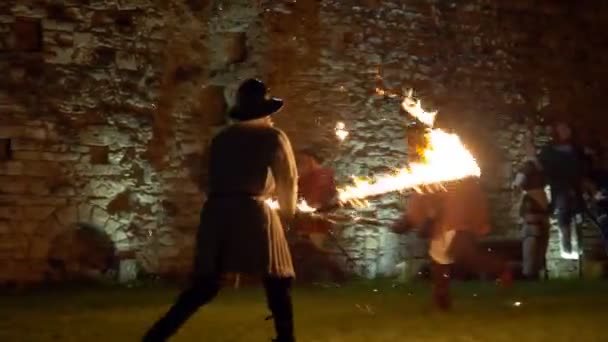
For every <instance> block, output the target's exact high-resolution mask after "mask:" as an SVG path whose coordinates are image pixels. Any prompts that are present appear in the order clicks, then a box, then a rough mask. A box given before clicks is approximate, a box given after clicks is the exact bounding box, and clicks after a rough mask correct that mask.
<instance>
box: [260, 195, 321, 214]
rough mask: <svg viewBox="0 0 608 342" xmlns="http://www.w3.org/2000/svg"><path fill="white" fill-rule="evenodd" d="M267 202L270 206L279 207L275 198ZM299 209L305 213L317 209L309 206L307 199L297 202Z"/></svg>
mask: <svg viewBox="0 0 608 342" xmlns="http://www.w3.org/2000/svg"><path fill="white" fill-rule="evenodd" d="M266 204H268V206H269V207H270V208H272V209H279V202H278V201H277V200H275V199H271V198H269V199H267V200H266ZM297 210H298V211H300V212H304V213H311V212H314V211H315V210H316V209H315V208H313V207H311V206H309V205H308V203H306V201H305V200H300V201H299V202H298V204H297Z"/></svg>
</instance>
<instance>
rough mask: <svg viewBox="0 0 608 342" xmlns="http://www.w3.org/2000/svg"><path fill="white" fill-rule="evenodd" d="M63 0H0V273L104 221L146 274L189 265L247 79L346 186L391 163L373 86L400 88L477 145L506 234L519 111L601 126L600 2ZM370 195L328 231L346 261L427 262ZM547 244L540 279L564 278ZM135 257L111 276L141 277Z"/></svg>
mask: <svg viewBox="0 0 608 342" xmlns="http://www.w3.org/2000/svg"><path fill="white" fill-rule="evenodd" d="M63 3H64V4H63V5H58V3H56V2H44V1H31V2H30V1H16V0H8V1H2V3H0V33H1V34H0V72H2V74H3V82H1V83H0V139H4V140H3V142H2V144H1V146H9V147H10V153H8V154H2V155H1V156H2V158H0V282H4V281H13V280H17V281H27V280H39V279H42V278H43V276H44V274H45V269H46V267H47V265H45V255H44V254H45V253H44V251H45V250H46V248H47V245H49V244H52V241H51V240H50V239H51V235H53V234H54V233H53V234H51V233H52V232H55V231H57V232H59V231H61V232H65V231H66V230H69V229H73V227H74V224H88V225H95V226H97V227H102V228H103V230H104V231H105V232H106V234H107V235H108V236H109V237H110V238H111V240H112V241H114V242H115V243H116V246H117V248H119V249H121V248H122V249H127V250H132V251H133V253H134V258H136V259H137V260H138V266H137V267H138V268H139V269H140V271H145V272H149V273H155V274H183V273H186V272H188V266H189V264H190V261H191V252H192V245H193V237H194V231H195V229H196V225H197V223H198V222H197V221H198V211H199V209H200V206H201V204H202V201H203V200H204V197H203V195H202V194H201V192H200V190H199V184H198V181H199V177H200V173H201V172H202V170H201V168H200V157H201V154H202V151H203V150H204V146H205V144H206V143H208V141H209V139H210V138H211V136H212V134H213V132H214V131H215V129H217V128H218V126H221V125H222V124H223V122H224V119H223V118H222V116H221V113H222V111H223V110H225V108H226V106H227V105H230V104H231V101H232V94H233V92H234V90H235V87H236V86H237V84H238V83H239V81H240V80H242V79H244V78H246V77H251V76H260V77H263V78H265V79H267V80H268V82H269V85H270V88H271V91H272V92H273V93H274V94H277V95H280V96H283V97H284V98H285V99H286V100H287V106H286V109H285V111H284V112H282V113H280V114H279V115H277V117H276V121H277V124H278V125H279V126H281V127H282V128H284V129H285V130H286V131H287V132H288V134H290V136H291V137H292V139H293V142H294V145H295V146H296V147H301V146H305V145H307V144H311V143H313V144H316V145H317V146H319V147H320V148H321V149H322V150H323V151H324V154H325V157H327V159H328V164H330V165H332V166H334V167H335V168H336V170H337V174H338V176H339V182H340V183H342V182H347V181H348V180H349V177H350V176H351V175H361V176H366V175H373V174H377V173H382V172H385V171H387V170H390V169H392V168H397V167H400V166H402V165H404V163H405V162H406V161H407V144H406V140H405V136H406V129H405V125H406V123H407V121H406V118H405V114H404V113H403V112H402V111H401V109H400V102H401V99H400V98H390V97H388V96H387V95H379V94H377V93H376V88H381V89H385V90H390V91H393V92H398V93H400V92H401V91H402V88H404V87H405V88H414V89H415V90H416V92H417V95H418V96H420V97H421V98H422V100H423V103H425V104H426V105H427V106H428V107H429V109H437V110H439V117H438V125H439V126H440V127H442V128H448V129H453V130H454V131H455V132H456V133H458V134H459V135H460V136H461V137H462V138H463V141H464V142H465V144H467V145H468V147H469V148H470V149H471V150H472V151H473V154H474V155H475V156H477V157H478V159H479V164H480V166H481V168H482V173H483V175H482V178H483V181H484V183H485V184H486V185H487V189H488V191H489V194H490V196H491V198H492V206H493V217H494V223H495V232H496V233H497V234H499V235H502V236H508V237H516V236H517V234H518V226H517V224H516V222H515V220H514V214H513V212H514V211H513V207H514V204H515V202H516V197H515V196H514V195H513V194H512V193H511V192H510V190H509V189H508V184H509V182H510V180H511V178H512V175H513V172H514V170H515V168H516V167H517V164H518V162H519V160H520V159H521V156H522V154H521V151H520V150H521V149H520V145H521V142H522V139H523V132H524V129H525V128H526V125H525V124H524V122H523V118H524V117H529V118H535V117H537V116H544V117H547V118H550V117H553V116H562V117H570V118H572V119H576V120H578V121H579V122H580V123H581V126H582V127H584V128H586V129H589V132H591V133H593V134H599V133H603V131H602V129H603V127H602V126H601V125H598V124H596V122H594V121H592V118H593V117H594V115H595V116H597V115H601V114H602V111H603V101H602V100H603V98H602V94H603V93H605V92H606V89H605V88H606V86H605V85H603V83H605V82H601V80H602V79H604V78H605V76H606V73H607V72H608V60H607V59H606V55H607V54H606V53H605V52H606V51H605V50H606V47H605V46H606V35H605V34H604V26H603V25H604V19H603V18H604V17H605V15H606V13H607V10H606V6H605V5H603V4H602V2H600V1H598V2H593V4H588V3H586V4H585V5H584V6H583V5H580V6H579V5H575V4H572V5H570V6H567V5H565V4H564V5H557V4H556V3H555V2H554V1H550V0H546V1H540V2H535V3H534V5H533V4H529V2H527V1H498V0H495V1H475V0H470V1H458V2H456V1H447V2H434V1H422V0H417V1H398V0H385V1H354V2H352V5H351V2H349V4H346V2H344V1H336V0H322V1H297V2H296V1H289V0H284V1H283V0H276V1H268V0H267V1H264V0H262V1H250V0H233V1H209V2H207V1H167V2H163V4H162V5H161V4H160V3H158V2H157V1H152V0H131V1H111V0H108V1H96V0H94V1H88V2H87V5H82V4H81V2H79V1H65V2H63ZM222 95H223V96H222ZM338 121H342V122H344V123H345V128H346V129H347V130H348V131H349V135H348V137H347V138H346V139H345V140H344V141H340V140H339V139H337V138H336V136H335V132H334V129H335V126H336V122H338ZM537 129H538V130H539V132H541V129H542V124H538V125H537ZM587 135H588V136H589V135H590V134H587ZM542 136H546V134H541V137H540V138H539V143H540V142H542V140H543V137H542ZM7 140H10V141H7ZM371 203H372V205H371V206H370V207H369V208H365V209H362V210H358V211H357V215H359V216H362V217H367V216H374V218H375V219H376V220H377V221H378V224H376V225H369V224H351V225H348V226H347V227H346V229H345V230H344V232H343V233H342V234H341V239H342V240H343V243H344V245H345V246H346V247H347V249H348V251H349V253H351V255H352V257H354V258H355V259H356V260H357V263H358V267H357V269H356V271H357V272H358V273H360V274H363V275H365V276H369V277H373V276H379V275H386V274H391V273H394V272H395V265H396V264H397V263H399V262H401V261H402V260H403V259H406V260H411V259H412V258H413V259H418V258H421V257H423V256H424V254H425V253H424V250H425V249H424V246H423V245H422V244H421V242H420V241H418V240H417V239H416V238H414V237H397V236H395V235H393V234H392V233H389V232H388V231H387V228H386V227H387V226H388V225H389V224H390V223H391V222H392V220H394V219H395V217H396V216H397V215H398V214H399V211H400V208H401V205H400V201H399V195H397V194H391V195H388V196H385V197H381V198H378V199H374V200H373V201H372V202H371ZM86 207H90V208H95V209H93V211H92V213H91V214H90V215H89V216H86V215H83V216H82V218H83V219H84V220H85V222H82V220H81V219H80V217H81V216H78V215H79V214H74V212H69V211H70V210H72V209H73V208H86ZM70 208H72V209H70ZM68 212H69V215H68ZM74 215H76V216H74ZM106 216H107V218H106ZM49 217H56V218H57V220H55V221H53V223H52V224H50V223H49V224H48V227H47V222H48V220H49ZM64 217H65V219H63V218H64ZM75 217H77V218H79V219H78V220H75V219H74V218H75ZM100 220H101V221H104V224H100V223H99V221H100ZM55 225H60V226H55ZM585 231H586V232H587V233H584V234H583V235H585V236H588V235H593V234H594V232H593V230H589V229H587V230H585ZM553 236H557V234H553ZM46 237H48V239H49V240H48V241H47V240H45V239H46ZM590 239H593V236H591V237H590ZM554 240H555V239H554ZM556 241H557V240H555V241H554V242H552V247H551V252H550V255H551V269H552V270H554V271H552V273H551V274H552V275H558V274H559V275H561V276H568V275H569V274H576V273H577V272H578V263H577V262H570V261H563V260H561V259H559V258H558V254H559V253H557V252H556V244H555V243H556ZM33 246H42V247H40V248H38V247H36V248H34V247H33ZM49 248H50V247H49ZM130 258H131V257H128V258H127V259H125V260H126V261H123V262H122V263H123V264H125V265H128V268H129V269H128V271H124V270H123V272H122V273H121V274H123V276H124V277H132V274H134V273H135V271H134V266H133V262H132V261H129V260H131V259H130ZM416 262H417V261H416ZM414 263H415V262H411V264H414ZM125 274H130V275H129V276H126V275H125Z"/></svg>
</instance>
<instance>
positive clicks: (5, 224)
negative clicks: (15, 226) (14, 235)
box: [0, 220, 12, 235]
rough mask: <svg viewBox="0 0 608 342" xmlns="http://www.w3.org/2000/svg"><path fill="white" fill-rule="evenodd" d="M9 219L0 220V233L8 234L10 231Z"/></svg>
mask: <svg viewBox="0 0 608 342" xmlns="http://www.w3.org/2000/svg"><path fill="white" fill-rule="evenodd" d="M11 226H12V224H11V221H10V220H0V235H4V234H8V233H9V232H10V231H11Z"/></svg>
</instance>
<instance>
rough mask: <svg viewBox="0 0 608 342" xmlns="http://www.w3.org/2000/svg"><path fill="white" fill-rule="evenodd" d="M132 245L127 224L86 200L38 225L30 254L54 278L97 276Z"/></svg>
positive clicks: (54, 214)
mask: <svg viewBox="0 0 608 342" xmlns="http://www.w3.org/2000/svg"><path fill="white" fill-rule="evenodd" d="M130 248H131V246H130V241H129V239H128V237H127V233H126V225H124V224H122V223H120V222H118V221H116V220H114V219H112V218H111V216H110V215H109V214H108V213H107V212H106V211H105V210H104V209H102V208H101V207H98V206H91V205H89V204H86V203H82V204H75V205H70V206H66V207H63V208H59V209H57V210H56V211H55V212H53V213H52V214H50V215H49V216H48V217H47V218H46V219H45V220H44V221H42V223H41V224H40V225H39V226H38V228H37V230H36V233H35V234H34V236H33V237H32V240H31V241H30V245H29V249H28V254H29V255H28V256H29V258H30V259H31V260H32V261H33V264H34V265H37V267H38V268H40V269H39V271H40V272H41V273H44V274H45V275H46V276H47V277H49V278H51V279H54V280H69V279H74V278H91V277H96V276H98V275H100V274H101V273H103V272H104V271H107V270H108V269H110V268H113V267H115V266H116V261H117V257H118V254H119V253H121V252H126V251H128V250H129V249H130Z"/></svg>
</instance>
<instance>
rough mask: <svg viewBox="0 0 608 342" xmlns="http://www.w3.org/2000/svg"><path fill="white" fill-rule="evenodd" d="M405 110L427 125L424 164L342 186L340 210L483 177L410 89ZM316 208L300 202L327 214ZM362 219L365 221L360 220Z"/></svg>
mask: <svg viewBox="0 0 608 342" xmlns="http://www.w3.org/2000/svg"><path fill="white" fill-rule="evenodd" d="M401 106H402V108H403V109H404V110H405V111H406V112H407V113H408V114H410V115H411V116H412V117H414V118H416V119H417V120H418V121H419V122H421V123H422V124H424V125H425V132H424V135H425V140H426V144H427V146H425V147H424V148H423V150H422V151H420V155H421V161H420V162H414V163H410V164H409V165H406V166H405V167H403V168H400V169H397V170H395V171H394V172H393V173H391V174H386V175H380V176H378V177H375V178H372V179H366V178H363V177H353V178H352V179H353V183H354V185H347V186H342V187H338V188H337V191H338V199H337V203H336V205H335V206H332V208H338V207H341V206H343V205H350V206H354V207H361V206H367V205H368V202H367V199H369V198H371V197H376V196H382V195H384V194H387V193H392V192H396V191H398V192H410V191H416V192H420V191H421V190H420V188H421V187H422V186H425V189H431V190H436V191H445V188H444V187H443V186H442V184H443V183H445V182H451V181H458V180H459V179H463V178H466V177H471V176H473V177H479V176H480V174H481V170H480V169H479V166H478V164H477V161H476V160H475V158H474V157H473V155H472V154H471V153H470V152H469V151H468V150H467V148H466V147H465V146H464V145H463V144H462V142H461V141H460V138H459V137H458V136H457V135H456V134H452V133H447V132H444V131H442V130H441V129H436V128H433V126H434V124H435V119H436V116H437V111H432V112H429V111H425V110H424V109H423V108H422V104H421V101H420V100H417V99H415V98H414V97H413V91H412V90H410V91H409V92H408V93H407V95H406V96H405V97H404V99H403V101H402V103H401ZM335 132H336V136H337V137H338V139H340V141H342V140H344V139H345V138H346V137H347V136H348V131H347V130H346V128H345V125H344V123H342V122H339V123H338V124H337V125H336V128H335ZM267 203H268V205H270V206H271V207H272V208H275V209H278V208H279V204H278V202H277V201H276V200H273V199H269V200H268V201H267ZM332 208H325V210H323V213H320V212H318V210H317V209H316V208H312V207H311V206H309V205H308V204H307V203H306V201H304V200H300V201H299V202H298V205H297V209H298V211H299V212H303V213H315V214H316V215H321V216H323V215H325V216H326V214H325V213H326V212H327V211H328V209H332ZM360 219H361V218H360ZM365 220H367V221H368V222H367V223H378V221H377V220H374V219H365Z"/></svg>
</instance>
